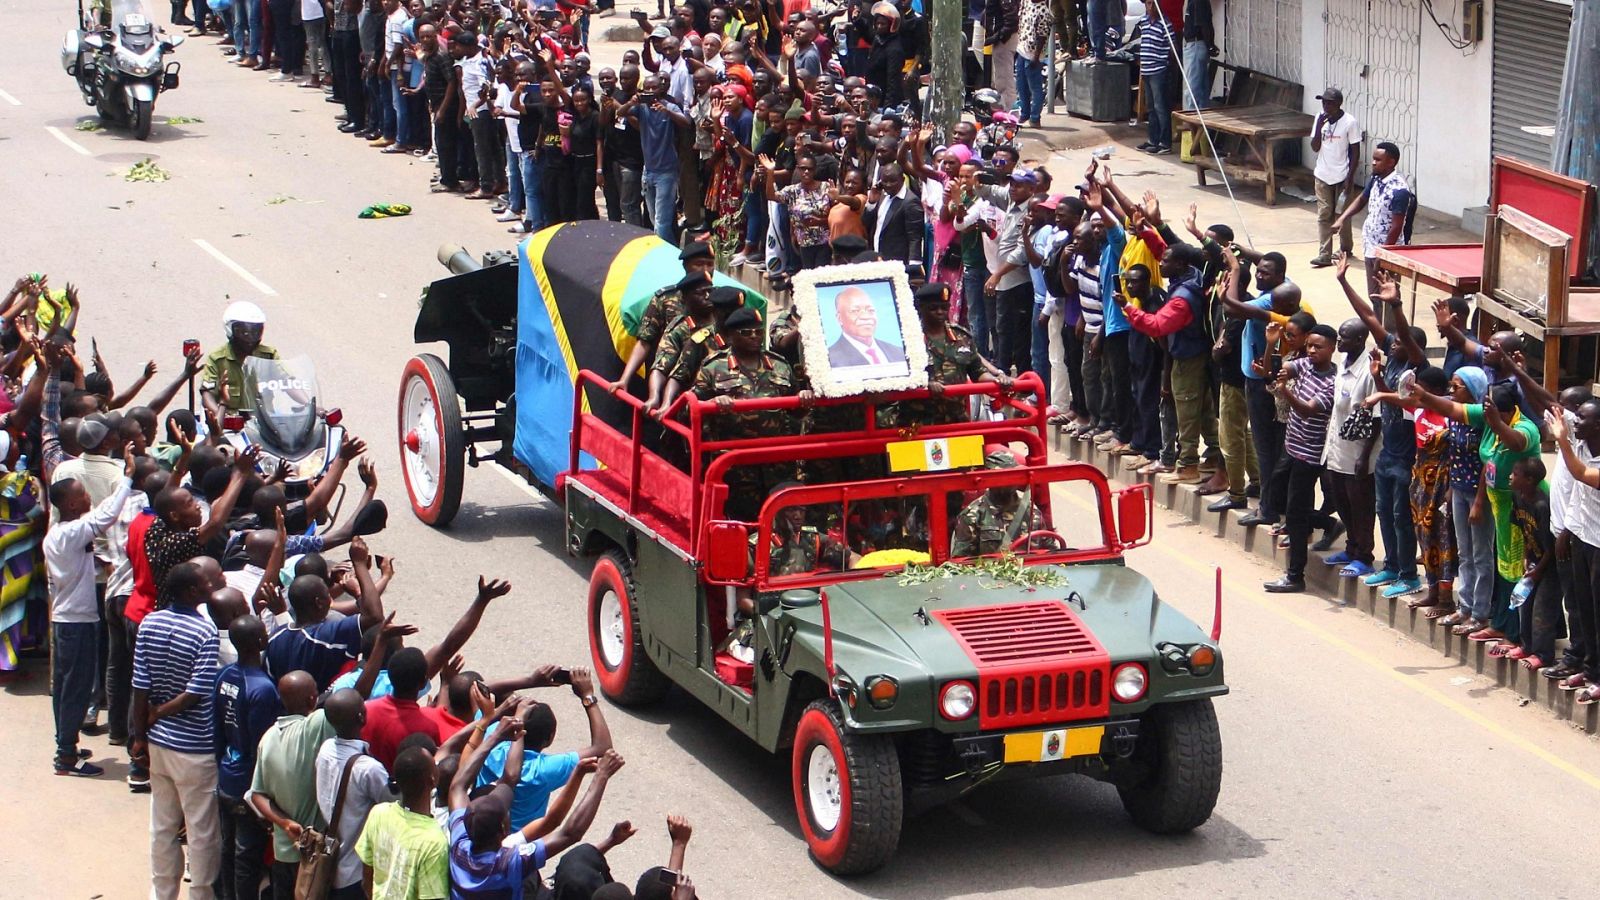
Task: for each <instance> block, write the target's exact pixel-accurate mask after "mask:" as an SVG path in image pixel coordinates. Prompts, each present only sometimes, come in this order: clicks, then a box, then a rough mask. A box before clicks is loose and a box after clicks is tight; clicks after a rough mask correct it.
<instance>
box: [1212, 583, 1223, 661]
mask: <svg viewBox="0 0 1600 900" xmlns="http://www.w3.org/2000/svg"><path fill="white" fill-rule="evenodd" d="M1211 640H1212V642H1214V643H1215V642H1220V641H1221V640H1222V567H1221V566H1217V605H1216V607H1215V609H1213V610H1212V613H1211Z"/></svg>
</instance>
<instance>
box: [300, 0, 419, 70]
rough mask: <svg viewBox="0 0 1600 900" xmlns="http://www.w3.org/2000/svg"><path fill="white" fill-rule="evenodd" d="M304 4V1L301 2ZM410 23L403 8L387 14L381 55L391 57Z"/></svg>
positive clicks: (408, 14) (408, 16) (408, 15)
mask: <svg viewBox="0 0 1600 900" xmlns="http://www.w3.org/2000/svg"><path fill="white" fill-rule="evenodd" d="M302 2H304V0H302ZM410 21H411V13H408V12H406V8H405V7H404V6H402V7H400V8H399V9H397V10H395V11H394V12H392V13H390V14H389V18H388V19H387V20H386V22H387V24H385V25H384V29H383V54H384V55H385V56H393V55H394V51H395V50H396V48H398V47H399V46H400V44H401V42H402V41H404V40H405V35H406V25H407V24H408V23H410Z"/></svg>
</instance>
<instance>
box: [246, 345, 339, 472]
mask: <svg viewBox="0 0 1600 900" xmlns="http://www.w3.org/2000/svg"><path fill="white" fill-rule="evenodd" d="M244 389H245V390H246V391H247V392H249V394H250V396H251V397H252V398H253V399H254V400H255V408H256V412H255V425H256V430H257V434H258V436H259V438H260V440H261V443H262V444H263V445H265V447H264V449H265V450H267V452H269V453H272V454H273V455H274V456H279V457H284V458H288V459H298V458H299V457H300V456H303V455H304V454H305V453H307V452H309V451H310V450H311V449H313V447H314V446H315V445H316V444H317V442H318V441H319V440H320V437H321V430H320V429H319V428H318V427H317V371H316V368H315V367H314V366H312V364H311V360H310V359H308V358H306V357H304V356H300V357H296V358H294V359H260V358H258V357H254V356H252V357H250V358H249V359H246V360H245V362H244Z"/></svg>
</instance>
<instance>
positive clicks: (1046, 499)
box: [748, 463, 1125, 592]
mask: <svg viewBox="0 0 1600 900" xmlns="http://www.w3.org/2000/svg"><path fill="white" fill-rule="evenodd" d="M1073 482H1085V483H1087V484H1088V485H1089V486H1090V488H1091V489H1092V490H1093V491H1094V493H1095V500H1094V506H1095V511H1096V514H1097V516H1098V518H1099V520H1100V535H1101V544H1100V545H1099V546H1094V547H1077V548H1072V549H1065V550H1029V551H1026V552H1025V553H1023V554H1022V558H1023V560H1024V561H1025V563H1026V564H1027V565H1064V564H1071V563H1079V562H1089V561H1098V560H1106V559H1115V558H1118V557H1120V556H1121V555H1122V552H1123V550H1124V549H1125V548H1124V546H1123V545H1122V543H1121V542H1120V540H1119V539H1118V536H1117V529H1116V524H1115V517H1114V515H1113V512H1112V491H1111V486H1110V484H1109V482H1107V481H1106V478H1105V475H1104V474H1103V473H1101V472H1100V470H1098V469H1096V468H1095V467H1093V466H1089V465H1086V464H1083V463H1058V464H1054V465H1043V466H1032V467H1022V468H1015V469H976V470H970V471H963V472H944V473H937V474H921V475H909V476H896V477H890V478H880V479H874V480H871V481H847V482H837V483H833V484H819V485H802V486H796V487H791V488H785V489H784V490H781V491H777V492H775V493H774V494H773V495H772V496H770V497H768V498H767V501H766V503H765V504H764V505H763V506H762V508H761V513H760V516H759V521H758V522H757V523H755V526H756V527H755V534H756V540H755V560H754V568H753V570H752V571H751V572H750V573H749V578H748V581H749V582H750V583H751V585H752V586H753V587H754V588H755V589H756V590H757V591H760V592H770V591H783V590H790V589H794V588H811V587H825V586H827V585H831V584H838V583H840V582H846V581H860V580H863V579H869V578H878V577H882V576H883V575H886V574H892V573H895V572H899V571H901V570H903V569H904V568H905V564H896V565H891V566H875V567H872V568H864V569H845V570H842V571H820V570H819V571H814V572H805V573H798V574H793V575H773V574H771V573H770V572H769V568H770V566H771V561H772V546H773V543H772V541H773V532H774V529H775V527H776V523H777V518H778V516H779V514H780V513H781V512H782V511H784V510H785V509H788V508H790V507H795V506H821V505H826V504H834V503H837V504H839V505H840V514H841V516H845V515H848V504H852V503H859V502H864V501H868V500H876V499H905V498H908V497H925V498H927V510H928V522H929V539H928V554H929V557H930V559H929V562H928V564H929V565H935V566H936V565H940V564H941V563H944V562H946V561H949V560H952V559H956V560H957V561H973V560H981V559H995V558H998V557H1000V556H1001V555H1003V554H1004V553H1005V552H1007V551H1001V552H998V553H991V554H986V555H983V556H971V557H952V556H951V555H950V536H951V529H952V528H953V527H954V522H953V521H951V519H950V516H949V514H948V512H947V510H948V508H949V507H948V503H949V501H948V500H947V499H945V498H947V497H948V496H949V495H950V494H956V495H960V494H962V493H964V492H967V491H984V490H988V489H990V488H995V487H1027V488H1029V490H1030V491H1031V493H1032V500H1033V502H1034V504H1035V505H1036V506H1038V507H1039V508H1040V509H1041V510H1043V511H1044V512H1045V514H1046V515H1047V516H1049V515H1050V513H1051V502H1052V498H1051V495H1050V486H1051V485H1054V484H1062V483H1073ZM1057 512H1059V510H1058V511H1057ZM1052 521H1054V520H1053V519H1052Z"/></svg>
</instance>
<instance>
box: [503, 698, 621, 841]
mask: <svg viewBox="0 0 1600 900" xmlns="http://www.w3.org/2000/svg"><path fill="white" fill-rule="evenodd" d="M561 684H567V685H570V686H571V688H572V693H573V696H575V697H577V698H578V701H579V702H580V703H582V704H583V711H584V715H585V717H586V718H587V719H588V720H589V746H587V747H585V748H583V749H582V750H579V751H578V752H576V753H552V752H550V745H551V744H552V743H554V742H555V738H556V714H555V712H554V711H553V710H552V709H551V708H550V707H549V706H548V705H547V704H544V703H535V704H532V705H531V706H529V707H528V709H527V710H526V711H525V712H524V713H523V715H522V723H523V729H524V734H526V736H527V738H526V741H525V748H526V749H525V754H524V756H523V760H522V775H521V777H519V778H518V779H517V782H516V785H515V787H513V789H512V797H511V827H512V828H513V829H517V828H521V827H522V826H524V825H526V824H528V823H529V822H531V821H533V820H534V819H537V818H539V817H540V816H542V815H544V814H545V811H546V810H547V808H548V807H549V805H550V795H551V793H553V792H554V791H555V790H556V789H558V788H560V787H561V786H562V785H564V784H566V783H567V781H568V780H569V779H571V778H572V773H573V772H574V771H575V770H576V769H577V768H578V760H580V759H585V758H587V757H591V756H604V755H605V753H606V751H607V750H610V749H611V729H610V727H609V726H607V725H606V719H605V714H604V713H603V712H601V710H600V701H599V699H598V698H597V697H596V696H595V692H594V676H593V675H591V674H590V673H589V670H588V669H554V670H551V669H549V668H548V667H545V668H541V669H539V670H537V671H536V672H535V673H534V674H533V675H532V676H530V677H529V678H528V679H527V681H526V682H524V683H519V684H516V685H501V686H499V687H500V688H501V689H503V690H522V689H523V688H525V687H526V688H538V687H550V686H556V685H561ZM509 749H510V748H509V746H508V745H507V744H505V743H501V744H499V745H498V746H496V747H495V748H494V749H493V750H491V751H490V752H489V756H488V758H487V759H485V760H484V763H483V770H482V771H481V772H479V773H478V784H479V785H491V784H494V783H495V782H496V781H499V780H500V778H501V775H502V774H503V773H504V772H505V766H506V755H507V751H508V750H509Z"/></svg>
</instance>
